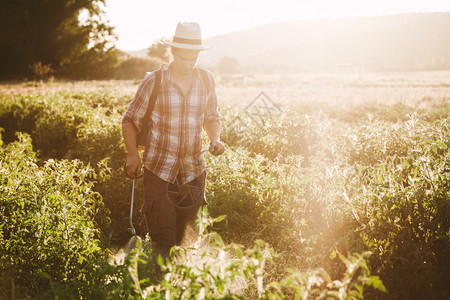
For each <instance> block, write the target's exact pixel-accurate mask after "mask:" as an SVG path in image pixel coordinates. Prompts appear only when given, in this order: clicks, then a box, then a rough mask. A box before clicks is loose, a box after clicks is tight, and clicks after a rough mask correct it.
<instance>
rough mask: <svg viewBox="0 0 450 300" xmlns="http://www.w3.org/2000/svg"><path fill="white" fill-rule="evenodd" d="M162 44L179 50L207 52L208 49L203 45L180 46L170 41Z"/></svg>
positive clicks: (180, 44)
mask: <svg viewBox="0 0 450 300" xmlns="http://www.w3.org/2000/svg"><path fill="white" fill-rule="evenodd" d="M163 43H164V44H166V45H169V46H172V47H175V48H180V49H186V50H199V51H202V50H207V49H209V46H205V45H189V44H182V43H175V42H172V41H169V42H166V41H163Z"/></svg>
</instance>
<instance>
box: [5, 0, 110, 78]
mask: <svg viewBox="0 0 450 300" xmlns="http://www.w3.org/2000/svg"><path fill="white" fill-rule="evenodd" d="M104 3H105V0H33V1H31V0H1V1H0V78H3V79H9V78H22V77H24V76H26V77H29V76H31V75H32V70H31V68H30V66H31V65H33V64H34V63H37V62H41V63H42V64H44V65H51V67H52V69H53V70H55V74H56V75H63V76H68V77H71V78H80V77H84V78H89V77H91V78H92V77H104V76H106V75H107V74H108V72H109V71H110V69H112V68H113V67H114V65H115V64H116V63H117V50H116V49H115V46H114V42H115V40H116V37H115V35H114V33H113V28H112V27H111V26H109V25H108V23H107V22H106V21H105V19H104V17H103V11H102V5H103V4H104Z"/></svg>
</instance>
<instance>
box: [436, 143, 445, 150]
mask: <svg viewBox="0 0 450 300" xmlns="http://www.w3.org/2000/svg"><path fill="white" fill-rule="evenodd" d="M436 143H437V144H438V146H439V147H441V148H442V149H444V150H446V149H447V148H448V147H447V145H446V144H444V143H443V142H442V141H437V142H436Z"/></svg>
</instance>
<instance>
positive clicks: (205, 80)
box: [198, 68, 210, 99]
mask: <svg viewBox="0 0 450 300" xmlns="http://www.w3.org/2000/svg"><path fill="white" fill-rule="evenodd" d="M198 70H199V71H200V75H201V76H202V80H203V84H204V85H205V87H206V91H207V93H208V99H209V92H210V90H209V89H210V87H209V76H208V72H206V70H204V69H202V68H198Z"/></svg>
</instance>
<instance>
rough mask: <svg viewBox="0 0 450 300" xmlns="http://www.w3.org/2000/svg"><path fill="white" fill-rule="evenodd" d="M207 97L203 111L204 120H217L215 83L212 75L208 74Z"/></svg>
mask: <svg viewBox="0 0 450 300" xmlns="http://www.w3.org/2000/svg"><path fill="white" fill-rule="evenodd" d="M209 91H210V92H209V98H208V104H207V105H206V111H205V122H211V121H219V122H220V117H219V112H218V109H217V94H216V83H215V81H214V77H213V76H212V75H210V74H209Z"/></svg>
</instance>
